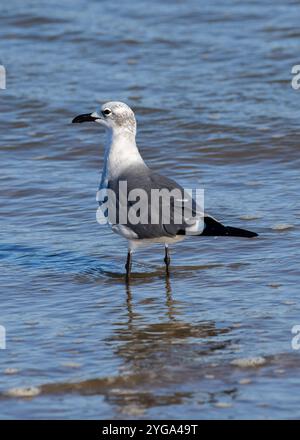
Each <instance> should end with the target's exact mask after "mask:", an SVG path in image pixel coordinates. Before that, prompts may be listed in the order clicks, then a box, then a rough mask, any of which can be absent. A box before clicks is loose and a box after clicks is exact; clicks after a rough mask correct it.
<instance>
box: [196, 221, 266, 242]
mask: <svg viewBox="0 0 300 440" xmlns="http://www.w3.org/2000/svg"><path fill="white" fill-rule="evenodd" d="M204 224H205V228H204V230H203V232H202V233H201V234H200V235H206V236H215V237H216V236H227V237H246V238H252V237H257V236H258V234H257V233H256V232H251V231H247V229H241V228H234V227H233V226H224V225H222V223H219V222H218V221H217V220H215V219H214V218H213V217H208V216H205V217H204Z"/></svg>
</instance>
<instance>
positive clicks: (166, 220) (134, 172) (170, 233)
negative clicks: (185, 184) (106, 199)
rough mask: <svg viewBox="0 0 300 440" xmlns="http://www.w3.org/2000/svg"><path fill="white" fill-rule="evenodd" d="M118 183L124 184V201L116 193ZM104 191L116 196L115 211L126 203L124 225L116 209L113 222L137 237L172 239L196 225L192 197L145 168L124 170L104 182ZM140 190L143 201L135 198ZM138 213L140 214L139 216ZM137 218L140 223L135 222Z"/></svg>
mask: <svg viewBox="0 0 300 440" xmlns="http://www.w3.org/2000/svg"><path fill="white" fill-rule="evenodd" d="M120 182H126V185H127V188H126V198H125V199H126V201H125V199H124V198H123V197H122V196H121V194H120V186H119V184H120ZM108 188H110V189H112V190H113V191H114V193H115V194H116V201H117V205H118V206H117V208H119V206H120V207H121V208H122V207H123V208H124V204H125V203H126V208H127V211H128V217H127V220H126V223H125V222H124V220H123V221H121V222H120V216H119V213H120V212H119V209H117V221H116V223H122V224H124V225H125V226H127V227H128V228H129V229H130V230H131V231H133V232H134V233H135V234H136V235H137V236H138V238H152V239H153V238H158V237H174V236H175V235H178V234H185V233H186V230H188V229H189V228H191V226H192V227H193V225H195V224H196V220H195V219H194V217H195V213H196V212H197V213H198V211H199V210H198V209H197V206H196V204H195V202H194V201H193V199H192V197H191V196H190V195H189V194H187V193H186V191H184V189H183V188H182V187H181V186H180V185H179V184H178V183H176V182H175V181H174V180H172V179H169V178H167V177H164V176H161V175H160V174H157V173H154V172H152V171H151V170H150V169H149V168H147V167H140V168H128V169H126V171H125V172H124V173H123V174H122V175H120V176H119V177H118V179H115V180H110V181H109V182H108ZM123 188H124V187H123ZM137 190H138V191H137ZM140 190H142V193H143V194H144V195H145V198H143V197H136V195H138V194H140V193H141V191H140ZM130 194H131V195H133V197H132V200H128V198H130ZM170 195H171V196H170ZM119 203H120V205H119ZM183 206H184V209H183ZM141 211H142V212H143V213H144V215H141ZM130 214H132V215H130ZM138 218H139V219H140V221H139V222H138V223H136V220H137V219H138ZM202 229H203V228H202ZM198 233H199V231H198Z"/></svg>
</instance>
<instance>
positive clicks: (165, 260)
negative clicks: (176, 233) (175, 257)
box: [164, 244, 171, 275]
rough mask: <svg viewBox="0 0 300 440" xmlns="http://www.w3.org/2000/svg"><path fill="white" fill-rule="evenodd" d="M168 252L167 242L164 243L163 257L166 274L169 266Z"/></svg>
mask: <svg viewBox="0 0 300 440" xmlns="http://www.w3.org/2000/svg"><path fill="white" fill-rule="evenodd" d="M170 261H171V258H170V254H169V246H168V245H167V244H165V258H164V262H165V265H166V273H167V275H169V266H170Z"/></svg>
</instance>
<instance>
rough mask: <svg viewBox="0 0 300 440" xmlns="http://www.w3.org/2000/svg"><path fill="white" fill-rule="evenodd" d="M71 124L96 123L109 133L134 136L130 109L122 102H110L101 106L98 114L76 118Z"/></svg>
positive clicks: (134, 123) (133, 122)
mask: <svg viewBox="0 0 300 440" xmlns="http://www.w3.org/2000/svg"><path fill="white" fill-rule="evenodd" d="M72 122H73V123H80V122H97V123H98V124H100V125H102V126H103V127H104V128H105V129H106V130H107V131H109V132H114V133H118V132H122V133H126V132H127V133H130V134H133V135H135V133H136V120H135V116H134V113H133V111H132V110H131V108H130V107H129V106H128V105H127V104H125V103H124V102H118V101H110V102H106V103H105V104H103V105H102V107H101V108H100V111H99V112H93V113H85V114H83V115H79V116H76V118H74V119H73V121H72Z"/></svg>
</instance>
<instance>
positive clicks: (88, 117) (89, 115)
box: [72, 113, 97, 124]
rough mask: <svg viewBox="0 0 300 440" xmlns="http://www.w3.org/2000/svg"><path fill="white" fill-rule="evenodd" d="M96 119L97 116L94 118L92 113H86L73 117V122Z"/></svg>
mask: <svg viewBox="0 0 300 440" xmlns="http://www.w3.org/2000/svg"><path fill="white" fill-rule="evenodd" d="M96 119H97V118H94V116H92V113H85V114H84V115H78V116H76V118H74V119H73V121H72V124H77V123H80V122H93V121H95V120H96Z"/></svg>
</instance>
